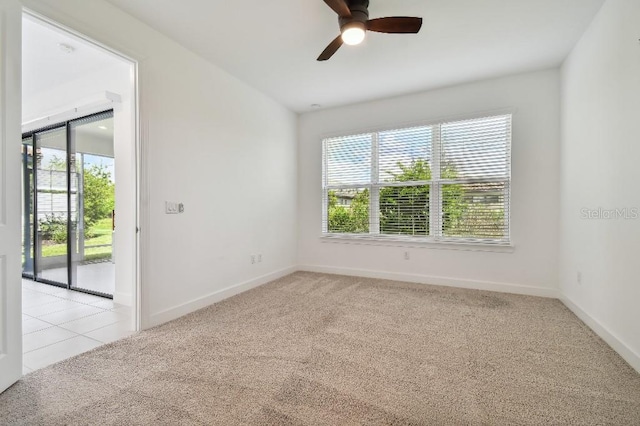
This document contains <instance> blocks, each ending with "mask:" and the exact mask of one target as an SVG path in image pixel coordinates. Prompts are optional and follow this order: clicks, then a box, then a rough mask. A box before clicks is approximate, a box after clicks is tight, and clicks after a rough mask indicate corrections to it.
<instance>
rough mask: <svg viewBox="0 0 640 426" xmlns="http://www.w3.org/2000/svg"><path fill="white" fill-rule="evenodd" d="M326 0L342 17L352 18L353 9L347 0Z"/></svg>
mask: <svg viewBox="0 0 640 426" xmlns="http://www.w3.org/2000/svg"><path fill="white" fill-rule="evenodd" d="M324 2H325V3H326V4H327V5H328V6H329V7H330V8H331V9H333V11H334V12H336V13H337V14H338V16H339V17H341V18H351V10H350V9H349V6H348V5H347V3H346V2H345V0H324Z"/></svg>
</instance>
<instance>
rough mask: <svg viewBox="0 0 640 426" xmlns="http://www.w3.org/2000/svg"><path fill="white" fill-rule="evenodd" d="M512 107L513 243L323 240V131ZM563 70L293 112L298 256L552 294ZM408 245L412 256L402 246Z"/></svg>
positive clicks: (322, 263)
mask: <svg viewBox="0 0 640 426" xmlns="http://www.w3.org/2000/svg"><path fill="white" fill-rule="evenodd" d="M505 108H508V109H514V115H513V143H512V147H513V157H512V169H513V170H512V205H511V207H512V211H511V214H512V222H511V235H512V241H513V244H514V246H515V248H514V249H513V250H512V251H510V252H484V251H469V250H448V249H442V248H417V247H416V248H409V249H407V248H405V247H397V246H383V245H353V244H338V243H335V242H323V240H321V238H320V235H321V211H322V208H321V206H322V202H321V163H322V139H323V136H327V135H339V134H351V133H352V132H358V131H366V130H371V129H373V128H380V127H387V126H401V125H404V124H409V123H419V122H421V121H429V120H435V119H439V118H450V117H452V118H457V117H465V115H474V114H477V113H482V112H491V111H495V110H501V109H505ZM559 109H560V76H559V71H558V70H551V71H541V72H535V73H530V74H523V75H517V76H512V77H506V78H501V79H495V80H488V81H481V82H476V83H472V84H467V85H461V86H455V87H451V88H445V89H441V90H436V91H430V92H425V93H419V94H415V95H410V96H403V97H398V98H393V99H387V100H381V101H376V102H367V103H363V104H358V105H352V106H347V107H341V108H335V109H329V110H323V111H318V112H312V113H307V114H304V115H302V116H301V118H300V121H299V157H298V161H299V173H298V180H299V189H298V199H299V204H298V212H299V240H298V246H299V263H300V264H301V267H302V268H303V269H308V270H318V271H333V272H338V273H347V274H356V275H368V276H380V277H388V278H397V279H404V280H411V281H418V282H427V283H434V284H443V285H458V286H464V287H473V288H486V289H493V290H503V291H511V292H519V293H531V294H540V295H545V296H555V295H556V289H557V273H558V270H557V244H558V239H557V222H558V214H557V211H558V198H559V189H558V179H559V168H558V167H559V158H558V155H559V144H560V141H559V139H560V123H559V115H560V113H559ZM406 250H409V251H410V256H411V259H410V260H408V261H407V260H404V259H403V252H404V251H406Z"/></svg>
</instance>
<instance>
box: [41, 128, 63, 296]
mask: <svg viewBox="0 0 640 426" xmlns="http://www.w3.org/2000/svg"><path fill="white" fill-rule="evenodd" d="M66 134H67V128H66V126H63V127H60V128H57V129H53V130H48V131H44V132H41V133H36V134H35V139H34V141H35V146H36V158H35V162H36V168H35V182H36V198H35V211H36V214H35V217H36V234H35V237H36V238H35V249H36V251H35V253H36V274H37V277H38V278H39V279H40V280H42V281H45V282H51V283H58V284H64V285H66V284H68V283H69V272H68V268H67V265H68V260H69V259H68V257H69V250H68V235H69V233H68V231H69V229H68V228H69V223H68V222H69V203H68V198H69V186H68V183H69V181H68V173H67V136H66Z"/></svg>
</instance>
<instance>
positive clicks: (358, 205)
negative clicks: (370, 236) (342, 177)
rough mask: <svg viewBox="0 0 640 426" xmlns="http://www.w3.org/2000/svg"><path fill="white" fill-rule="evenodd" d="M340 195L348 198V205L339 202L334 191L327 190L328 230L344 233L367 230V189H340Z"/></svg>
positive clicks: (360, 232) (358, 232) (359, 232)
mask: <svg viewBox="0 0 640 426" xmlns="http://www.w3.org/2000/svg"><path fill="white" fill-rule="evenodd" d="M340 197H342V198H344V199H347V200H350V201H351V203H350V205H348V206H346V205H341V204H339V203H338V194H337V193H336V191H329V206H328V207H329V209H328V214H329V223H328V230H329V232H336V233H346V234H362V233H367V232H369V190H368V189H365V190H364V191H361V192H358V191H355V190H353V191H342V192H341V193H340Z"/></svg>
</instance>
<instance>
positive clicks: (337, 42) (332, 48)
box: [318, 34, 343, 61]
mask: <svg viewBox="0 0 640 426" xmlns="http://www.w3.org/2000/svg"><path fill="white" fill-rule="evenodd" d="M342 43H343V41H342V34H340V35H339V36H338V37H336V38H335V39H334V40H333V41H332V42H331V43H329V45H328V46H327V48H326V49H324V52H322V53H321V54H320V56H318V60H319V61H326V60H327V59H329V58H330V57H332V56H333V54H334V53H336V52H337V51H338V49H340V46H342Z"/></svg>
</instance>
